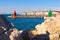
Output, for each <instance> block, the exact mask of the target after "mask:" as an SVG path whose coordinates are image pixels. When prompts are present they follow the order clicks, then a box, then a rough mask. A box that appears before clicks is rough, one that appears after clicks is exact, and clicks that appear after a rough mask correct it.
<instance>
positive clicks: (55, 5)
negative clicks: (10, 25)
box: [0, 0, 60, 14]
mask: <svg viewBox="0 0 60 40" xmlns="http://www.w3.org/2000/svg"><path fill="white" fill-rule="evenodd" d="M50 9H51V10H60V0H0V14H5V13H7V14H9V13H12V12H13V11H14V10H15V11H16V12H17V13H22V12H24V11H27V12H28V11H42V10H50Z"/></svg>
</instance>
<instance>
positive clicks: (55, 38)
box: [31, 14, 60, 40]
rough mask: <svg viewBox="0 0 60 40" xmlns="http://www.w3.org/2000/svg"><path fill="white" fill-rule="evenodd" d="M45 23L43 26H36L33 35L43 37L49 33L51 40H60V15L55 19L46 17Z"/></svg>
mask: <svg viewBox="0 0 60 40" xmlns="http://www.w3.org/2000/svg"><path fill="white" fill-rule="evenodd" d="M44 19H45V21H44V22H42V24H38V25H36V27H35V28H36V29H35V30H32V31H31V32H32V34H34V35H41V34H46V32H49V39H50V40H60V38H59V37H60V14H57V15H56V16H55V17H44Z"/></svg>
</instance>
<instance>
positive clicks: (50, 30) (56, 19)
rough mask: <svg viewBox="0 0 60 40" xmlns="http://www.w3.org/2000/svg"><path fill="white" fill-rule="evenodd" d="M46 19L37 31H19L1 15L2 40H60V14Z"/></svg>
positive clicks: (0, 35) (0, 39) (0, 30)
mask: <svg viewBox="0 0 60 40" xmlns="http://www.w3.org/2000/svg"><path fill="white" fill-rule="evenodd" d="M44 19H45V21H44V22H42V23H41V24H38V25H36V27H35V30H30V31H25V30H22V31H18V30H17V29H16V28H14V27H13V26H12V24H11V23H10V22H8V21H7V20H6V18H5V17H4V16H3V15H0V40H60V14H58V15H56V16H53V17H44Z"/></svg>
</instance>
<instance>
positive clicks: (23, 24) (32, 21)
mask: <svg viewBox="0 0 60 40" xmlns="http://www.w3.org/2000/svg"><path fill="white" fill-rule="evenodd" d="M3 15H4V16H5V17H6V18H7V20H8V21H9V22H11V23H13V24H14V27H15V28H17V29H18V30H32V29H35V26H36V25H37V24H41V23H42V22H43V21H44V18H43V17H42V18H17V19H12V18H8V16H10V15H11V14H3Z"/></svg>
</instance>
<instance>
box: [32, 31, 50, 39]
mask: <svg viewBox="0 0 60 40" xmlns="http://www.w3.org/2000/svg"><path fill="white" fill-rule="evenodd" d="M49 34H50V33H49V32H48V31H46V34H40V35H36V36H35V37H34V38H33V39H32V40H50V38H49Z"/></svg>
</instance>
